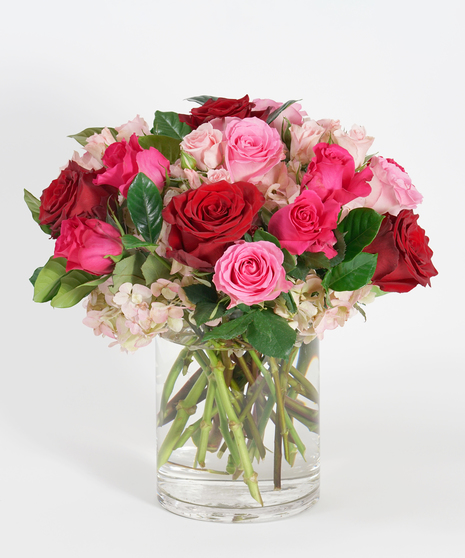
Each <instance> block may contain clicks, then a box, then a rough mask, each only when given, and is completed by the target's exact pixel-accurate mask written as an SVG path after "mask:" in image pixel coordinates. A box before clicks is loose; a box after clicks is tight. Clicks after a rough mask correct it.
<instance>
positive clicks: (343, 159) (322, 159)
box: [301, 142, 373, 205]
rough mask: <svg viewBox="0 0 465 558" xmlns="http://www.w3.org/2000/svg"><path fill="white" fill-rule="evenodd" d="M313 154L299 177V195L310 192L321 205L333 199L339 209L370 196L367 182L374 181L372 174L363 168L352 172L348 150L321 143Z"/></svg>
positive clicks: (352, 167) (353, 165)
mask: <svg viewBox="0 0 465 558" xmlns="http://www.w3.org/2000/svg"><path fill="white" fill-rule="evenodd" d="M313 151H314V152H315V156H314V157H313V159H312V160H311V161H310V164H309V165H308V169H307V172H306V173H305V174H304V176H303V177H302V184H301V191H302V192H303V191H304V190H307V189H308V190H313V191H315V192H317V194H318V195H319V196H320V198H321V199H322V200H323V201H326V200H328V199H334V200H336V201H338V202H339V203H340V204H341V205H345V204H346V203H348V202H350V201H352V200H354V199H355V198H358V197H366V196H368V195H369V194H370V192H371V186H370V185H369V184H368V182H369V181H370V180H371V179H372V178H373V171H372V170H371V169H370V167H365V168H364V169H363V170H362V171H360V172H355V161H354V158H353V157H352V155H351V154H350V153H349V152H348V151H347V149H344V148H343V147H341V146H340V145H336V144H332V145H330V144H328V143H323V142H322V143H318V144H317V145H315V147H314V148H313Z"/></svg>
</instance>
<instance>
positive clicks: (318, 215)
mask: <svg viewBox="0 0 465 558" xmlns="http://www.w3.org/2000/svg"><path fill="white" fill-rule="evenodd" d="M340 208H341V206H340V204H339V203H338V202H337V201H335V200H331V199H330V200H327V201H326V202H325V203H323V202H322V200H321V198H320V197H319V196H318V194H317V193H315V192H312V191H310V190H304V191H303V192H302V194H300V196H299V197H298V198H297V199H296V200H295V202H294V203H292V204H291V205H287V206H286V207H283V208H281V209H279V210H278V211H277V212H276V213H275V214H274V215H273V216H272V217H271V219H270V222H269V224H268V231H269V232H270V233H271V234H272V235H274V236H275V237H276V238H277V239H278V240H279V241H280V243H281V246H282V247H283V248H286V249H287V250H289V252H290V253H291V254H297V255H300V254H303V252H324V253H325V255H326V256H327V257H328V258H332V257H333V256H335V255H336V254H337V251H336V250H335V249H334V248H333V245H334V244H335V242H336V237H335V236H334V232H333V230H334V229H335V228H336V227H337V218H338V214H339V210H340Z"/></svg>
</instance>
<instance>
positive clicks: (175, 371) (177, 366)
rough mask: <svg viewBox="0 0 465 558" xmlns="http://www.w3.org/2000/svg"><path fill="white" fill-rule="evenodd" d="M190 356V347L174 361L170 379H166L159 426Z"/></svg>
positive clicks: (159, 413)
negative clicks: (185, 362) (186, 360)
mask: <svg viewBox="0 0 465 558" xmlns="http://www.w3.org/2000/svg"><path fill="white" fill-rule="evenodd" d="M188 354H189V347H184V349H183V350H182V351H181V352H180V353H179V355H178V358H177V359H176V360H175V361H174V364H173V366H172V367H171V370H170V371H169V374H168V377H167V378H166V381H165V385H164V386H163V392H162V394H161V401H160V409H159V411H158V425H160V424H162V423H163V421H164V418H165V410H166V405H167V403H168V399H169V397H170V395H171V393H172V392H173V389H174V384H175V383H176V380H177V379H178V376H179V374H180V373H181V371H182V370H183V368H184V361H185V359H186V357H187V355H188Z"/></svg>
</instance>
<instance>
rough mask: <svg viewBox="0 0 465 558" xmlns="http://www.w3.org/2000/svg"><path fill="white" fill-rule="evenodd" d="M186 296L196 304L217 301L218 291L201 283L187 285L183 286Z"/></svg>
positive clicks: (215, 302)
mask: <svg viewBox="0 0 465 558" xmlns="http://www.w3.org/2000/svg"><path fill="white" fill-rule="evenodd" d="M183 289H184V292H185V293H186V295H187V298H188V299H189V300H190V301H191V302H192V303H193V304H198V303H199V302H213V303H214V304H217V303H218V293H217V292H216V290H215V289H214V288H212V287H207V286H206V285H202V284H195V285H188V286H187V287H183Z"/></svg>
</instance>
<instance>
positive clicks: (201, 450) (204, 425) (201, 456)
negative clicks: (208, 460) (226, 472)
mask: <svg viewBox="0 0 465 558" xmlns="http://www.w3.org/2000/svg"><path fill="white" fill-rule="evenodd" d="M215 392H216V386H215V384H214V383H213V382H212V381H209V382H208V389H207V397H206V399H205V407H204V410H203V419H202V422H201V424H200V430H201V432H200V442H199V447H198V448H197V455H196V461H198V463H199V465H200V466H201V467H205V456H206V455H207V447H208V436H209V434H210V430H211V429H212V411H213V402H214V401H215Z"/></svg>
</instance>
